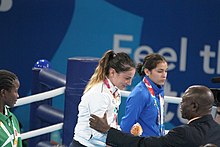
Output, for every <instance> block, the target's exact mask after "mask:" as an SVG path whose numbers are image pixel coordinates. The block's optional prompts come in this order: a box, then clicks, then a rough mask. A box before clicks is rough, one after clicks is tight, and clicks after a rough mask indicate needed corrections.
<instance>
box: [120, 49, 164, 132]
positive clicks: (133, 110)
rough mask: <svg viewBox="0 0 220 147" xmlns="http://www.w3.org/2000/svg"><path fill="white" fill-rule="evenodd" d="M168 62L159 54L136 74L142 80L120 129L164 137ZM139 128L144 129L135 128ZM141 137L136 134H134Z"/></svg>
mask: <svg viewBox="0 0 220 147" xmlns="http://www.w3.org/2000/svg"><path fill="white" fill-rule="evenodd" d="M167 70H168V65H167V61H166V59H165V58H164V57H163V56H161V55H159V54H156V53H153V54H148V55H147V56H146V57H145V58H144V61H143V63H139V64H138V65H137V68H136V71H137V72H138V73H139V75H140V76H141V77H143V79H142V80H141V81H140V82H139V83H138V84H137V85H136V86H135V88H134V89H133V90H132V92H131V93H130V95H129V97H128V98H127V101H126V110H125V115H124V116H123V117H122V120H121V123H120V128H121V130H122V131H124V132H128V133H131V134H133V135H141V136H161V135H164V83H165V81H166V78H167ZM136 124H139V125H140V126H141V129H137V128H134V126H135V125H136ZM134 129H136V131H138V130H142V131H143V133H142V134H135V133H134V132H135V130H134Z"/></svg>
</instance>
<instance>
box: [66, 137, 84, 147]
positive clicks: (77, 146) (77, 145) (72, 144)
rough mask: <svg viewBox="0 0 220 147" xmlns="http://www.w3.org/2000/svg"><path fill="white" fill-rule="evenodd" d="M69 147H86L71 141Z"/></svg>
mask: <svg viewBox="0 0 220 147" xmlns="http://www.w3.org/2000/svg"><path fill="white" fill-rule="evenodd" d="M69 147H86V146H84V145H82V144H81V143H79V142H78V141H76V140H74V139H73V141H72V142H71V143H70V146H69Z"/></svg>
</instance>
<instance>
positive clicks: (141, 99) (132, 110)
mask: <svg viewBox="0 0 220 147" xmlns="http://www.w3.org/2000/svg"><path fill="white" fill-rule="evenodd" d="M148 97H149V93H148V91H147V90H146V88H145V87H140V86H138V87H137V86H136V87H135V88H134V89H133V90H132V92H131V93H130V95H129V97H128V98H127V101H126V110H125V115H124V116H123V117H122V119H121V123H120V128H121V130H122V131H124V132H127V133H130V130H131V127H132V126H133V125H134V124H135V123H136V122H137V121H138V119H139V117H140V116H141V113H142V111H143V109H144V108H145V106H146V104H147V100H146V99H147V98H148Z"/></svg>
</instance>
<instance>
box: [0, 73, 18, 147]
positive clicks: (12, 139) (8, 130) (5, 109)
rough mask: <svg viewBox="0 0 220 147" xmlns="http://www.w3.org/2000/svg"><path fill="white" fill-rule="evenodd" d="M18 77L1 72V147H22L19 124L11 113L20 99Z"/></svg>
mask: <svg viewBox="0 0 220 147" xmlns="http://www.w3.org/2000/svg"><path fill="white" fill-rule="evenodd" d="M19 87H20V82H19V79H18V77H17V76H16V75H15V74H14V73H12V72H10V71H7V70H0V146H1V147H22V140H21V134H20V127H19V122H18V120H17V118H16V116H15V115H14V114H13V113H12V112H10V110H9V108H10V107H13V106H14V105H15V103H16V101H17V99H18V97H19V94H18V89H19Z"/></svg>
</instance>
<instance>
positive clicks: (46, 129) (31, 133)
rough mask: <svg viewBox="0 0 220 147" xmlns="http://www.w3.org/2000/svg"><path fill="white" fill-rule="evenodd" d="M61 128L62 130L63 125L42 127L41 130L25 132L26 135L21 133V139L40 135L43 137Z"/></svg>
mask: <svg viewBox="0 0 220 147" xmlns="http://www.w3.org/2000/svg"><path fill="white" fill-rule="evenodd" d="M62 128H63V123H59V124H55V125H52V126H49V127H44V128H41V129H37V130H33V131H29V132H26V133H22V134H21V139H22V140H23V139H28V138H32V137H35V136H40V135H43V134H46V133H50V132H53V131H57V130H61V129H62Z"/></svg>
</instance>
